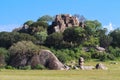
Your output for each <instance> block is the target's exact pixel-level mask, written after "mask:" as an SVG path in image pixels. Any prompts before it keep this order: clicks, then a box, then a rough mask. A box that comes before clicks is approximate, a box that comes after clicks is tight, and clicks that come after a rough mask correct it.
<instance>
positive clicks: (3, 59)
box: [0, 48, 9, 67]
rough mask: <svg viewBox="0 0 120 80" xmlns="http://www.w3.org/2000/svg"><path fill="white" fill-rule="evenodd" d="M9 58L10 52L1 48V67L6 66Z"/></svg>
mask: <svg viewBox="0 0 120 80" xmlns="http://www.w3.org/2000/svg"><path fill="white" fill-rule="evenodd" d="M8 58H9V54H8V50H6V49H5V48H0V67H3V66H5V64H6V62H7V60H8Z"/></svg>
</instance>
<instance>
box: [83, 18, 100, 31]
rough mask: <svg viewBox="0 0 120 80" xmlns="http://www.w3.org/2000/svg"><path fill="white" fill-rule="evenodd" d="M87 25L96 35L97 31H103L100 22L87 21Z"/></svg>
mask: <svg viewBox="0 0 120 80" xmlns="http://www.w3.org/2000/svg"><path fill="white" fill-rule="evenodd" d="M85 25H86V26H87V27H89V28H91V30H92V31H93V32H94V33H95V32H96V31H97V30H99V29H101V27H102V25H101V23H100V22H99V21H97V20H94V21H91V20H87V21H85Z"/></svg>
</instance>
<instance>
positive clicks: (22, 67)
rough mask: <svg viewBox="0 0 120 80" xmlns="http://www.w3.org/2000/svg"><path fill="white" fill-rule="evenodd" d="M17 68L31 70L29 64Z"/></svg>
mask: <svg viewBox="0 0 120 80" xmlns="http://www.w3.org/2000/svg"><path fill="white" fill-rule="evenodd" d="M19 69H21V70H31V66H30V65H28V66H20V67H19Z"/></svg>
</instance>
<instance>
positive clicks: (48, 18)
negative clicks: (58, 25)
mask: <svg viewBox="0 0 120 80" xmlns="http://www.w3.org/2000/svg"><path fill="white" fill-rule="evenodd" d="M37 21H38V22H39V21H43V22H48V23H49V22H52V21H53V17H51V16H49V15H44V16H42V17H40V18H39V19H38V20H37Z"/></svg>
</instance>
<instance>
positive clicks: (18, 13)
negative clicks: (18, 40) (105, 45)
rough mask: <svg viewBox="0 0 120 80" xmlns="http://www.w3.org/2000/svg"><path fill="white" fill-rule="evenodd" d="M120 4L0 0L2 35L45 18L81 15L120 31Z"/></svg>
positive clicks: (108, 0)
mask: <svg viewBox="0 0 120 80" xmlns="http://www.w3.org/2000/svg"><path fill="white" fill-rule="evenodd" d="M119 8H120V0H0V31H12V30H13V29H14V28H17V27H21V26H22V24H23V23H24V22H26V21H28V20H33V21H36V20H37V19H38V18H39V17H41V16H43V15H51V16H55V15H57V14H71V15H74V14H79V15H83V16H84V17H85V18H86V19H87V20H98V21H99V22H101V23H102V26H103V27H105V28H107V29H108V30H110V31H111V30H114V29H116V28H119V27H120V10H119Z"/></svg>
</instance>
